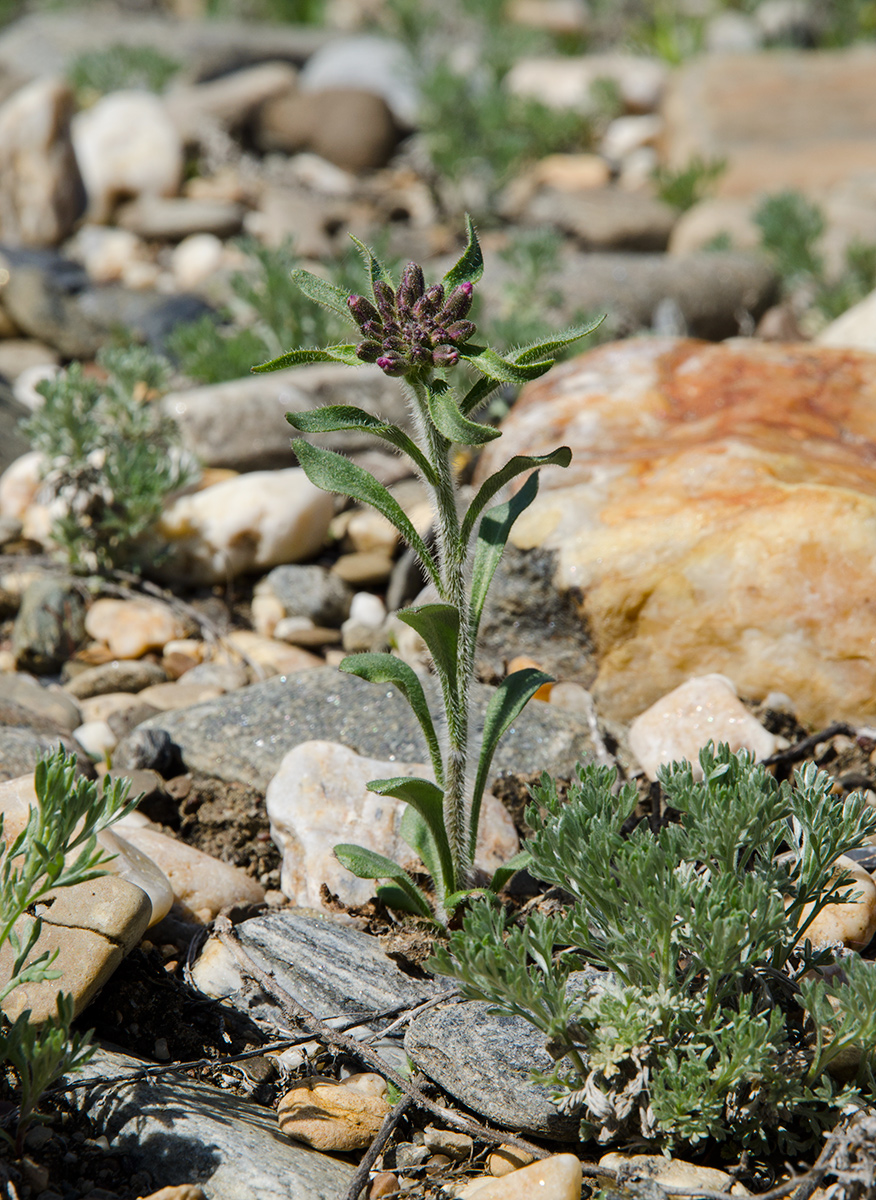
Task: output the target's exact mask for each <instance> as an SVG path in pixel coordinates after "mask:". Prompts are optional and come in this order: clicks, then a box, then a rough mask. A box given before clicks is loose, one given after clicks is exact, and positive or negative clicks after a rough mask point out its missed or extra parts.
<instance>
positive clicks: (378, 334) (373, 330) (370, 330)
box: [360, 317, 384, 338]
mask: <svg viewBox="0 0 876 1200" xmlns="http://www.w3.org/2000/svg"><path fill="white" fill-rule="evenodd" d="M360 329H361V330H362V332H363V333H364V334H365V336H366V337H367V338H382V337H383V333H384V330H383V322H382V321H381V319H380V317H377V320H376V321H365V322H363V324H362V325H360Z"/></svg>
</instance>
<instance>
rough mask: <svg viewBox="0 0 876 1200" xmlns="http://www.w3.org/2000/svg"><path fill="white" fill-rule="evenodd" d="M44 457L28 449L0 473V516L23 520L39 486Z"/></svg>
mask: <svg viewBox="0 0 876 1200" xmlns="http://www.w3.org/2000/svg"><path fill="white" fill-rule="evenodd" d="M44 464H45V458H44V457H43V455H42V454H41V453H40V451H39V450H29V451H28V452H27V454H22V455H21V457H20V458H16V460H15V462H12V463H10V464H9V466H8V467H7V468H6V470H5V471H4V472H3V474H2V475H0V517H13V518H15V519H16V520H18V521H23V520H24V517H25V514H26V513H27V510H28V508H29V506H30V505H31V504H32V503H33V501H34V499H35V497H36V494H37V492H38V491H39V487H40V480H41V478H42V473H43V468H44Z"/></svg>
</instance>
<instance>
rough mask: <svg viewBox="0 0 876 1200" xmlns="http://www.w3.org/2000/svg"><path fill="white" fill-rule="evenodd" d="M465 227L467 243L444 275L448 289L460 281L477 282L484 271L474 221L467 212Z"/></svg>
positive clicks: (482, 257)
mask: <svg viewBox="0 0 876 1200" xmlns="http://www.w3.org/2000/svg"><path fill="white" fill-rule="evenodd" d="M465 228H466V230H467V232H468V243H467V245H466V247H465V249H464V250H463V252H462V255H461V256H460V258H459V260H458V261H457V262H455V263H454V264H453V266H452V267H451V268H450V270H449V271H448V272H447V274H446V275H445V276H444V282H445V284H446V285H447V287H448V289H449V288H455V287H457V286H458V285H459V284H460V283H477V281H478V280H479V279H480V277H481V276H482V275H483V273H484V256H483V254H482V253H481V246H480V242H479V241H478V235H477V233H476V232H475V227H474V223H473V222H472V219H471V217H470V216H469V215H468V213H466V214H465Z"/></svg>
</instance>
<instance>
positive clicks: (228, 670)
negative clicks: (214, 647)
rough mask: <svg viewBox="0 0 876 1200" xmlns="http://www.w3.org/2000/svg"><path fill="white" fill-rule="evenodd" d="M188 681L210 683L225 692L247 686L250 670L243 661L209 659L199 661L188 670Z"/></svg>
mask: <svg viewBox="0 0 876 1200" xmlns="http://www.w3.org/2000/svg"><path fill="white" fill-rule="evenodd" d="M186 681H187V682H188V683H209V684H213V685H215V686H216V687H217V688H219V689H221V691H223V692H233V691H235V690H236V689H237V688H241V687H246V685H247V684H248V683H249V672H248V671H247V669H246V667H245V666H244V665H243V663H241V662H223V661H207V662H202V663H198V664H197V665H196V666H194V667H192V668H191V670H189V671H186Z"/></svg>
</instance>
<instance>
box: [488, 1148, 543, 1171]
mask: <svg viewBox="0 0 876 1200" xmlns="http://www.w3.org/2000/svg"><path fill="white" fill-rule="evenodd" d="M532 1161H533V1157H532V1155H531V1154H530V1153H529V1151H528V1150H521V1149H520V1147H519V1146H511V1145H509V1144H507V1143H503V1145H501V1146H499V1147H498V1148H497V1149H496V1150H493V1151H492V1153H491V1154H490V1155H489V1157H488V1158H487V1166H488V1167H489V1169H490V1174H491V1175H495V1176H496V1178H497V1179H501V1178H502V1177H503V1176H505V1175H510V1174H511V1172H512V1171H516V1170H518V1169H519V1168H520V1167H528V1166H529V1164H530V1163H531V1162H532Z"/></svg>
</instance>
